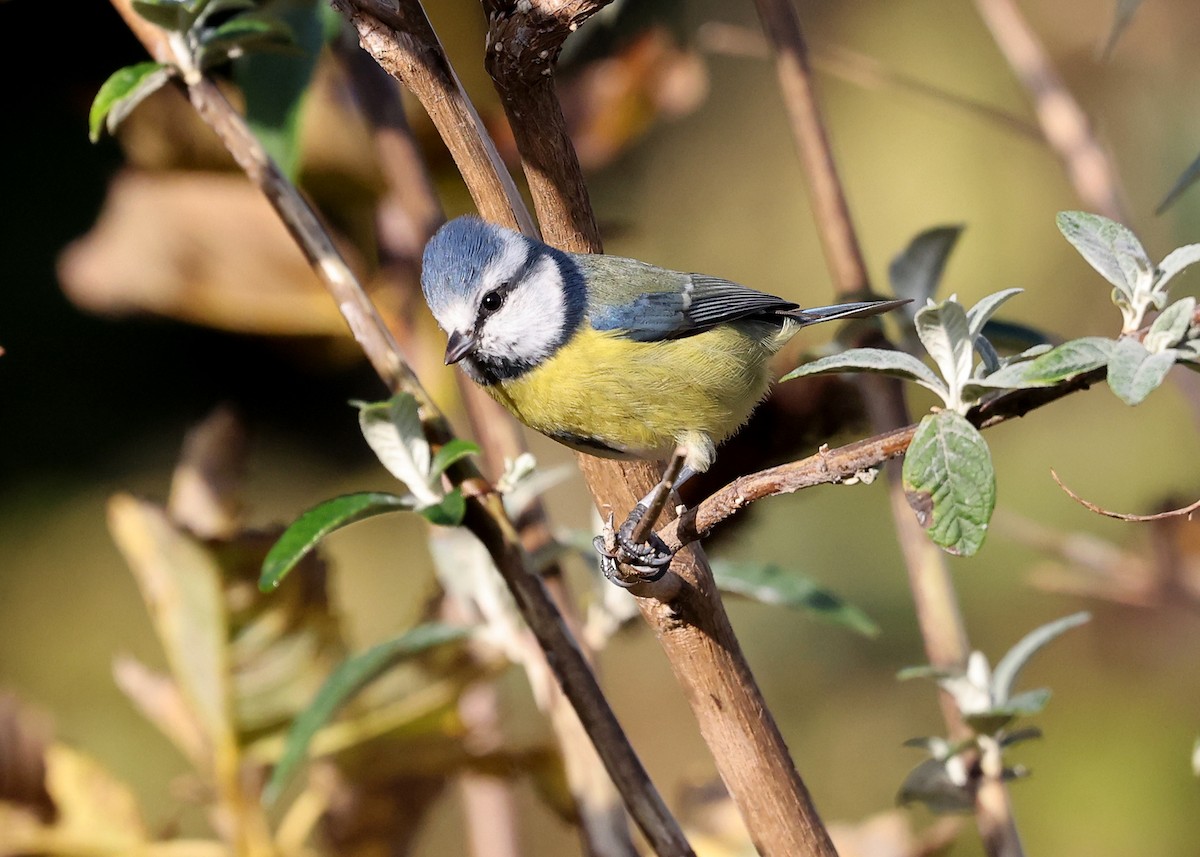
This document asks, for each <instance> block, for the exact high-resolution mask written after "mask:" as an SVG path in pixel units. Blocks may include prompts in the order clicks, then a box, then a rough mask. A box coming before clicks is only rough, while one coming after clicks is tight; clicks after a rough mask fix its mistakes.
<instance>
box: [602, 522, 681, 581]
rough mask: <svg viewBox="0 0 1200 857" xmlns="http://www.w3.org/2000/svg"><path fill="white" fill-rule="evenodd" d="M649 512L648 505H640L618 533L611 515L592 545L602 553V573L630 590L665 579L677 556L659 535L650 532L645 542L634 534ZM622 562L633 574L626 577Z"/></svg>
mask: <svg viewBox="0 0 1200 857" xmlns="http://www.w3.org/2000/svg"><path fill="white" fill-rule="evenodd" d="M647 511H648V510H647V508H646V506H645V505H643V504H642V503H638V504H637V505H636V506H634V507H633V511H631V512H630V513H629V517H628V518H626V519H625V523H623V524H621V527H620V529H617V530H614V529H613V521H612V516H609V519H608V523H607V525H606V526H605V528H604V532H603V533H601V534H600V535H598V536H596V538H594V539H593V540H592V545H593V546H594V547H595V548H596V552H597V553H599V554H600V569H601V571H603V572H604V576H605V577H607V578H608V579H609V580H610V581H612V582H613V583H615V584H617V586H623V587H625V588H626V589H628V588H629V587H631V586H635V585H636V584H639V583H652V582H653V581H655V580H659V579H661V578H662V576H663V575H665V574H666V573H667V569H668V568H669V567H670V565H671V560H672V559H673V558H674V556H675V552H674V551H672V550H671V549H670V548H669V547H668V546H667V543H666V542H664V541H663V540H662V539H661V538H660V537H659V536H658V535H657V534H656V533H650V534H649V535H648V536H647V538H646V541H644V542H638V541H635V540H634V538H633V532H634V530H635V529H636V528H637V525H638V523H640V522H641V520H642V518H643V517H645V515H646V512H647ZM618 563H620V564H622V565H624V566H627V567H628V568H629V569H630V571H631V572H632V574H622V573H621V571H620V569H619V568H618V567H617V564H618Z"/></svg>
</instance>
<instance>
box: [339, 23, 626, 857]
mask: <svg viewBox="0 0 1200 857" xmlns="http://www.w3.org/2000/svg"><path fill="white" fill-rule="evenodd" d="M419 14H420V10H419V9H417V10H412V11H409V12H408V15H409V20H412V19H414V18H415V17H416V16H417V15H419ZM364 23H365V19H364ZM414 38H418V37H416V36H414ZM413 55H414V58H417V59H421V58H424V59H429V58H431V57H435V56H438V55H440V46H438V45H433V46H432V47H431V48H430V49H429V50H427V51H416V50H414V51H413ZM443 60H444V57H443ZM347 61H348V65H349V67H350V68H351V69H352V70H353V71H354V72H355V73H356V76H357V78H358V85H357V87H356V89H357V90H358V93H359V95H360V97H362V99H363V103H364V110H365V112H366V113H367V115H368V117H369V118H370V119H371V123H372V126H373V127H374V128H375V129H376V138H377V141H378V142H377V145H378V148H379V155H380V161H381V163H382V164H383V169H384V173H385V175H387V176H389V177H390V178H389V181H388V186H389V196H403V197H404V201H405V202H406V203H408V205H404V204H394V205H392V206H389V207H388V208H409V207H410V206H411V207H412V208H414V209H415V211H416V212H417V214H416V217H415V219H416V220H417V221H418V222H421V223H424V224H425V228H424V230H423V233H422V234H420V235H419V240H418V241H417V242H416V247H417V249H418V252H419V248H420V247H423V246H424V245H425V242H426V240H428V238H429V237H430V235H431V234H432V232H433V230H434V229H435V228H436V227H437V226H439V225H440V224H441V223H442V222H444V220H445V213H444V211H443V210H442V205H441V201H440V200H439V199H438V197H437V195H436V193H435V191H434V188H433V182H432V180H431V179H430V178H429V176H428V171H427V169H426V167H425V164H424V162H423V161H422V160H421V158H420V156H419V154H418V152H417V150H416V145H415V141H414V140H413V139H412V135H411V132H410V131H409V129H408V126H407V121H406V117H405V116H404V111H403V106H402V104H401V101H400V98H399V90H398V89H397V86H396V82H395V81H394V80H393V79H392V78H391V77H390V76H389V75H388V74H387V73H386V72H385V71H383V69H382V67H381V66H380V65H379V64H378V63H376V62H375V61H374V59H373V58H372V57H371V56H370V55H369V54H367V53H366V52H365V51H362V50H360V49H359V47H358V45H355V46H354V47H353V51H352V55H351V56H350V57H347ZM406 77H407V79H408V80H410V81H412V82H413V83H414V85H415V86H416V88H417V89H419V90H420V91H421V92H423V93H425V94H426V97H428V93H430V92H434V91H437V90H439V89H443V88H445V87H447V86H449V87H453V88H455V89H456V90H457V91H458V96H457V98H455V99H454V101H455V103H457V104H458V105H459V107H457V108H454V109H456V110H457V111H458V113H459V115H470V116H475V115H477V114H476V113H475V112H474V111H473V110H472V109H471V108H470V101H469V99H468V98H467V97H466V94H465V93H463V92H462V91H461V84H460V83H459V81H458V78H457V76H455V75H454V74H453V69H452V68H450V66H449V63H448V62H444V63H441V64H437V65H436V66H433V67H428V68H426V67H412V68H410V70H409V71H408V72H407V74H406ZM430 78H439V79H440V80H441V83H439V84H437V85H436V86H435V85H434V84H432V83H428V82H426V81H428V80H429V79H430ZM430 107H431V108H432V112H437V111H439V110H440V111H443V112H445V111H446V110H447V109H449V108H448V106H447V105H446V103H445V99H438V100H437V101H436V102H435V103H432V104H431V105H430ZM460 145H461V144H460ZM475 149H476V150H477V151H478V150H484V151H491V152H494V151H495V149H494V147H493V146H491V143H490V140H483V141H481V142H480V143H479V144H478V145H477V146H476V147H475ZM481 169H484V170H488V169H490V170H491V171H493V172H495V171H496V170H503V169H504V167H503V165H502V164H500V163H499V162H498V161H497V160H491V159H489V162H488V164H486V165H484V166H483V167H481ZM505 177H507V172H506V171H505V173H504V177H501V176H496V178H495V179H494V180H493V181H491V182H489V183H487V185H485V186H484V188H483V189H482V190H481V191H480V193H481V195H487V196H488V197H489V198H491V197H493V196H495V195H496V194H497V193H512V194H514V195H513V196H511V197H510V198H509V199H508V200H507V203H508V206H509V207H510V208H511V209H512V210H513V211H514V212H518V213H519V217H523V218H526V219H528V217H529V215H528V212H527V211H526V210H525V205H524V202H523V201H522V200H521V199H520V197H519V196H516V195H515V186H514V185H513V184H512V181H511V178H509V179H507V181H506V180H505ZM406 189H407V192H405V190H406ZM395 202H396V203H400V201H399V200H395ZM496 207H499V208H501V209H503V206H501V205H499V203H498V202H497V205H496ZM381 209H385V206H383V205H381ZM404 219H405V217H404V215H403V214H402V213H400V212H393V213H392V214H391V215H390V216H388V215H387V214H386V210H382V211H381V216H380V220H381V221H382V222H384V223H385V224H395V223H396V222H397V221H403V220H404ZM396 231H397V230H395V229H394V228H392V229H388V228H381V230H380V232H381V236H380V247H381V253H387V252H388V251H389V248H391V250H393V251H394V252H393V253H392V255H398V254H402V253H403V252H404V250H405V248H403V247H391V241H390V240H389V239H391V238H392V236H394V235H395V234H396ZM403 231H404V232H405V233H407V232H408V231H409V230H403ZM455 376H456V378H457V380H458V386H459V394H460V397H461V399H462V401H463V404H464V406H465V408H466V411H467V417H468V419H469V421H470V423H471V430H472V434H473V435H474V437H475V439H476V440H477V441H478V442H479V444H480V447H481V448H482V450H483V455H484V459H485V464H486V466H487V468H488V470H489V476H490V478H492V479H493V480H494V479H497V478H499V476H500V474H501V472H502V471H503V468H504V464H505V462H506V461H510V460H513V459H515V458H517V457H518V456H519V455H520V454H521V453H523V452H525V451H526V445H525V442H524V436H523V434H522V433H521V431H520V429H519V428H518V426H517V423H516V420H515V419H514V418H513V417H512V415H511V414H509V413H508V411H506V410H504V408H502V407H501V406H500V405H499V404H498V403H497V402H496V401H495V400H494V399H493V398H492V397H491V396H489V395H488V394H487V393H486V392H485V391H484V390H483V388H481V387H479V386H478V385H477V384H475V383H473V382H472V381H471V380H470V379H469V378H467V377H466V375H464V374H463V373H461V372H456V373H455ZM517 523H518V528H519V531H520V535H521V543H522V544H523V546H524V548H525V551H526V553H528V554H529V555H530V556H536V555H537V554H538V553H539V552H541V551H543V550H544V549H545V548H547V547H548V546H549V545H550V544H551V543H552V542H553V540H554V536H553V532H552V528H551V526H550V523H549V519H548V517H547V514H546V510H545V507H544V505H543V504H542V502H541V501H540V499H538V498H534V499H533V500H532V501H531V502H530V503H529V504H528V505H527V506H526V508H525V509H523V510H522V512H521V514H520V516H519V520H518V522H517ZM540 573H541V577H542V580H543V581H544V582H545V584H546V589H547V590H548V591H549V593H550V596H551V598H552V599H553V600H554V603H555V604H556V605H557V606H558V609H559V612H560V613H561V614H562V616H563V620H564V621H565V622H566V624H567V627H568V628H569V629H570V630H571V632H572V634H573V636H574V637H575V639H576V640H578V641H579V642H580V649H581V650H582V651H583V653H584V655H585V657H587V658H588V661H589V662H590V663H592V665H593V669H594V668H595V660H594V658H593V656H592V652H591V651H589V650H588V647H587V645H586V643H585V642H584V641H583V637H582V636H581V634H580V627H579V619H578V616H577V612H576V607H575V602H574V600H573V599H572V597H571V593H570V592H569V590H568V588H567V582H566V578H565V575H563V573H562V568H561V566H560V565H559V564H558V563H557V562H551V563H549V564H548V565H546V566H544V567H542V568H540ZM529 648H531V649H532V651H529V652H527V654H526V656H525V658H524V659H523V662H522V665H523V666H524V668H525V671H526V675H527V677H528V680H529V683H530V686H531V687H532V689H533V695H534V699H535V700H536V701H537V704H538V705H539V706H540V707H541V708H542V709H543V710H544V711H545V712H546V713H547V715H548V717H549V719H550V724H551V728H552V729H553V730H554V733H555V736H556V738H557V739H558V745H559V749H560V752H561V754H562V758H563V767H564V769H565V772H566V776H567V784H568V786H569V788H570V791H571V795H572V796H573V797H574V799H575V803H576V812H577V815H578V819H579V832H580V835H581V836H582V837H583V838H584V849H585V851H586V853H588V854H589V855H590V857H634V855H636V849H635V847H634V844H633V840H632V838H631V835H630V830H629V824H628V820H627V819H626V815H625V811H624V807H623V805H622V803H621V796H620V794H619V793H618V792H617V790H616V787H615V786H614V785H613V783H612V780H611V778H609V776H608V774H607V772H606V771H605V769H604V764H603V762H602V761H601V759H600V757H599V756H598V755H597V754H596V750H595V748H594V747H593V746H592V743H591V741H589V740H588V738H587V734H586V732H585V731H584V729H583V726H582V724H581V723H580V722H579V718H578V717H577V716H576V714H575V711H574V709H573V708H572V707H571V705H570V703H569V702H568V701H567V698H566V697H565V696H564V695H563V693H562V691H561V690H560V689H559V687H558V682H557V681H556V679H555V677H554V674H553V671H552V670H551V669H550V667H549V665H548V664H547V663H546V659H545V657H544V656H543V655H542V653H541V650H540V649H539V648H537V647H536V646H531V647H529ZM493 791H494V790H493V789H488V788H471V789H465V790H464V799H465V798H466V797H470V796H478V795H483V796H484V798H486V797H487V796H488V795H491V794H492V792H493Z"/></svg>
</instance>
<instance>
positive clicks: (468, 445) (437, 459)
mask: <svg viewBox="0 0 1200 857" xmlns="http://www.w3.org/2000/svg"><path fill="white" fill-rule="evenodd" d="M478 453H479V445H478V444H475V443H472V442H471V441H469V440H463V439H462V438H460V437H456V438H451V439H450V440H449V441H448V442H447V443H446V444H445V445H444V446H442V448H441V449H439V450H438V451H437V455H435V456H434V457H433V461H432V462H431V463H430V465H429V475H430V477H431V478H437V477H438V476H441V475H442V474H443V473H444V472H445V471H446V469H447V468H448V467H449V466H450V465H451V464H454V462H456V461H459V460H461V459H463V458H466V457H467V456H468V455H476V454H478Z"/></svg>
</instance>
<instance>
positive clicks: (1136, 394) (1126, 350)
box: [1108, 337, 1176, 405]
mask: <svg viewBox="0 0 1200 857" xmlns="http://www.w3.org/2000/svg"><path fill="white" fill-rule="evenodd" d="M1175 357H1176V354H1175V351H1174V350H1173V349H1170V348H1168V349H1166V350H1165V351H1160V352H1158V353H1157V354H1151V353H1150V352H1149V351H1147V350H1146V346H1144V345H1142V343H1140V342H1138V341H1137V340H1136V339H1132V338H1128V337H1127V338H1125V339H1119V340H1117V344H1116V346H1115V347H1114V348H1113V351H1112V355H1111V356H1110V357H1109V359H1108V386H1109V388H1110V389H1111V390H1112V391H1113V392H1114V393H1115V394H1116V396H1117V398H1118V399H1120V400H1121V401H1122V402H1124V403H1125V404H1127V405H1137V404H1139V403H1141V401H1142V400H1143V399H1145V398H1146V397H1147V396H1149V395H1150V393H1151V392H1153V391H1154V390H1155V389H1156V388H1157V387H1158V386H1159V385H1160V384H1162V382H1163V380H1164V379H1165V378H1166V377H1167V373H1168V372H1169V371H1171V367H1172V366H1174V365H1175Z"/></svg>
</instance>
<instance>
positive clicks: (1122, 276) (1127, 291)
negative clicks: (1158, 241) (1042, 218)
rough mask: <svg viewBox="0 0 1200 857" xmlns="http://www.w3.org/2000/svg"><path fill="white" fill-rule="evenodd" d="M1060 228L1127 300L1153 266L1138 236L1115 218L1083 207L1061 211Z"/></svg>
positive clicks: (1131, 297)
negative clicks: (1085, 210)
mask: <svg viewBox="0 0 1200 857" xmlns="http://www.w3.org/2000/svg"><path fill="white" fill-rule="evenodd" d="M1057 223H1058V228H1059V231H1061V232H1062V234H1063V236H1064V237H1065V238H1066V239H1067V240H1068V241H1070V242H1071V244H1072V245H1073V246H1074V247H1075V249H1076V250H1078V251H1079V254H1080V255H1081V256H1083V258H1084V259H1086V260H1087V262H1088V264H1089V265H1091V266H1092V267H1093V268H1095V269H1096V271H1098V272H1099V273H1100V275H1101V276H1102V277H1104V279H1106V280H1108V281H1109V282H1110V283H1112V284H1113V285H1114V286H1116V287H1117V291H1118V292H1120V293H1121V295H1122V296H1123V297H1124V298H1125V300H1126V301H1128V302H1129V303H1133V296H1134V294H1135V293H1136V292H1137V291H1138V289H1139V285H1140V284H1141V281H1142V280H1143V279H1144V278H1145V277H1148V276H1149V275H1150V274H1151V273H1152V272H1153V270H1154V265H1152V264H1151V262H1150V259H1149V257H1148V256H1147V255H1146V251H1145V250H1144V249H1143V248H1142V244H1141V242H1140V241H1138V239H1137V236H1135V235H1134V234H1133V233H1132V232H1130V231H1129V230H1128V229H1126V228H1125V227H1124V226H1122V225H1121V224H1119V223H1117V222H1116V221H1113V220H1109V219H1108V218H1107V217H1101V216H1100V215H1098V214H1088V213H1087V212H1084V211H1063V212H1060V213H1059V215H1058V217H1057Z"/></svg>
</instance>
